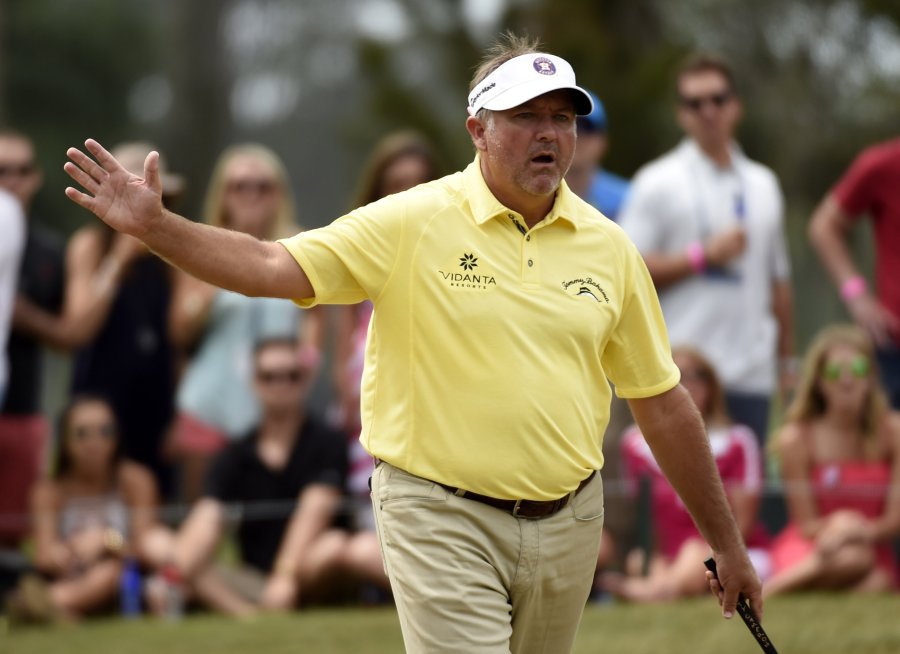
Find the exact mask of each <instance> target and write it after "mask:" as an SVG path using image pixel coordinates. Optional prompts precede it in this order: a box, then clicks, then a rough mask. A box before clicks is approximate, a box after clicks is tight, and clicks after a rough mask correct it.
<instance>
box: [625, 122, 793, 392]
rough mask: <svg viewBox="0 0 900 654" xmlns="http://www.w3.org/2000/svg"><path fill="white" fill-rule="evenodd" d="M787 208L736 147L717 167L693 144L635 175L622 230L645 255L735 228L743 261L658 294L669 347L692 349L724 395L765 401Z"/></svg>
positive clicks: (775, 187) (783, 275)
mask: <svg viewBox="0 0 900 654" xmlns="http://www.w3.org/2000/svg"><path fill="white" fill-rule="evenodd" d="M783 212H784V200H783V196H782V193H781V189H780V187H779V184H778V180H777V178H776V177H775V174H774V173H773V172H772V171H771V170H770V169H769V168H767V167H765V166H763V165H761V164H759V163H757V162H755V161H751V160H750V159H748V158H747V157H746V156H745V155H744V153H743V152H742V151H741V150H740V148H739V147H738V146H737V145H733V146H732V148H731V165H730V166H729V167H727V168H723V167H720V166H718V165H717V164H716V163H715V162H713V161H712V160H711V159H710V158H709V157H707V156H706V155H705V154H704V153H703V152H702V151H701V150H700V148H699V146H698V145H697V144H696V143H695V142H694V141H693V140H690V139H685V140H684V141H682V142H681V143H680V144H679V145H678V146H677V147H676V148H675V149H674V150H672V151H670V152H668V153H667V154H665V155H663V156H662V157H660V158H659V159H656V160H655V161H652V162H650V163H649V164H647V165H646V166H644V167H643V168H642V169H641V170H639V171H638V173H637V175H636V176H635V178H634V180H633V184H632V187H631V192H630V194H629V196H628V198H627V200H626V202H625V206H624V207H623V209H622V213H621V214H620V218H619V222H620V224H621V225H622V227H623V228H624V229H625V231H626V233H627V234H628V236H629V237H631V239H632V240H633V241H634V243H635V245H636V246H637V248H638V250H640V251H641V253H642V254H645V255H646V254H648V253H659V254H673V253H677V252H684V251H685V250H686V249H687V247H688V246H689V245H690V244H691V243H693V242H696V241H701V242H702V241H706V240H707V239H708V238H709V237H710V236H711V235H712V234H714V233H717V232H720V231H722V230H724V229H727V228H728V227H731V226H734V225H736V224H743V225H744V227H745V229H746V231H747V247H746V249H745V251H744V253H743V254H742V255H740V256H739V257H738V258H737V259H735V260H734V261H733V262H731V263H730V264H729V265H728V266H727V267H725V268H724V269H722V270H707V271H706V272H705V273H703V274H700V275H692V276H690V277H687V278H685V279H683V280H681V281H679V282H677V283H675V284H672V285H670V286H668V287H667V288H665V289H663V290H662V291H660V293H659V299H660V304H661V306H662V310H663V315H664V317H665V321H666V326H667V327H668V330H669V338H670V341H671V343H672V345H673V346H678V345H690V346H693V347H696V348H698V349H699V350H700V351H701V352H703V353H704V354H705V355H706V356H707V357H708V358H709V359H710V361H711V362H712V363H713V364H714V365H715V367H716V370H717V372H718V373H719V375H720V376H721V378H722V380H723V383H724V384H725V387H726V389H727V390H729V391H737V392H743V393H752V394H769V393H771V392H772V391H773V390H774V388H775V385H776V379H777V343H778V324H777V321H776V318H775V315H774V313H773V311H772V285H773V283H775V282H776V281H781V280H787V279H789V278H790V263H789V260H788V254H787V246H786V242H785V237H784V225H783V222H784V218H783Z"/></svg>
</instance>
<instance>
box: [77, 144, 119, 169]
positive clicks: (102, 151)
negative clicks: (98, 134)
mask: <svg viewBox="0 0 900 654" xmlns="http://www.w3.org/2000/svg"><path fill="white" fill-rule="evenodd" d="M84 146H85V147H86V148H87V149H88V151H89V152H90V153H91V154H92V155H94V157H95V158H96V159H97V161H98V162H99V163H100V165H101V166H103V169H104V170H106V171H107V172H110V173H113V172H116V171H117V170H125V169H124V168H123V167H122V164H120V163H119V162H118V160H116V158H115V157H113V156H112V155H111V154H110V153H109V151H107V149H106V148H104V147H103V146H102V145H100V144H99V143H97V141H95V140H94V139H88V140H86V141H85V142H84Z"/></svg>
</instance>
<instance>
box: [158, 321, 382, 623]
mask: <svg viewBox="0 0 900 654" xmlns="http://www.w3.org/2000/svg"><path fill="white" fill-rule="evenodd" d="M310 377H311V368H309V367H306V368H304V367H303V366H302V365H301V363H300V359H299V357H298V346H297V342H296V341H294V340H287V339H271V340H267V341H263V342H261V343H260V344H259V346H258V347H257V350H256V355H255V384H254V385H255V389H256V394H257V397H258V398H259V400H260V404H261V405H262V412H263V413H262V420H261V422H260V424H259V427H258V428H257V429H256V430H254V431H253V432H252V433H251V434H250V435H248V436H247V437H246V438H244V439H241V440H239V441H236V442H234V443H232V444H230V445H228V446H227V447H226V448H225V449H224V450H222V451H221V452H220V453H219V454H218V455H217V456H216V457H215V458H214V460H213V462H212V464H211V467H210V470H209V474H208V476H207V480H206V490H205V493H204V495H203V497H202V498H201V499H200V500H199V501H198V502H197V504H196V505H195V506H194V508H193V509H192V510H191V512H190V514H189V515H188V517H187V519H186V520H185V522H184V524H183V525H182V526H181V528H180V529H179V531H178V533H177V534H176V535H175V536H174V538H170V539H165V538H158V539H156V542H154V543H148V549H152V551H153V552H154V554H153V556H154V559H155V560H156V562H157V564H158V565H159V567H160V571H161V577H163V578H164V579H167V580H168V583H172V581H173V580H175V581H177V580H181V581H180V583H181V584H183V585H184V586H186V587H187V590H188V591H189V592H191V593H192V594H193V595H194V597H195V598H197V599H199V600H200V601H201V602H204V603H206V604H207V605H208V606H210V607H211V608H214V609H216V610H220V611H223V612H225V613H228V614H233V615H246V614H249V613H251V612H253V611H254V610H256V609H257V608H263V609H280V610H284V609H289V608H291V607H293V606H295V605H297V603H298V602H299V601H300V599H301V593H302V597H303V600H304V601H306V600H307V599H310V598H314V597H316V596H317V595H318V594H320V593H322V592H323V591H325V590H327V589H328V582H329V581H331V580H333V579H334V578H335V575H337V574H339V573H341V572H353V573H359V574H361V575H363V576H364V577H365V576H366V575H368V578H369V579H371V578H372V577H379V578H381V579H382V580H383V583H384V584H385V585H386V584H387V581H386V578H385V574H384V569H383V566H382V564H381V560H380V558H379V559H378V560H377V561H376V560H368V561H363V562H360V561H357V560H355V559H354V551H355V550H354V544H353V539H352V537H350V536H349V535H348V534H347V532H345V531H343V530H340V529H338V528H336V526H335V523H336V519H337V518H338V517H339V513H340V508H341V507H340V505H341V498H342V492H343V488H344V483H345V479H346V474H347V453H346V447H345V442H344V438H343V436H342V435H341V434H339V433H338V432H335V431H332V430H331V429H328V428H327V427H325V426H324V425H323V424H322V423H321V422H319V421H318V420H317V419H316V418H313V417H312V416H309V415H307V413H306V412H305V407H304V400H305V397H306V395H307V393H308V391H309V387H310V381H311V380H310ZM230 505H234V506H238V507H239V508H240V517H239V521H238V527H237V541H238V545H239V548H240V558H241V565H240V566H239V567H238V568H233V567H232V568H229V567H226V566H217V565H215V563H214V561H213V559H214V554H215V551H216V548H217V546H218V545H219V543H220V541H221V539H222V537H223V536H224V534H225V528H226V523H227V518H228V515H229V506H230ZM153 594H154V595H158V596H162V595H163V593H162V592H158V593H157V592H154V593H153ZM154 603H155V599H154Z"/></svg>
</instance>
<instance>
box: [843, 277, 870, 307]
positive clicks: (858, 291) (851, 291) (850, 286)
mask: <svg viewBox="0 0 900 654" xmlns="http://www.w3.org/2000/svg"><path fill="white" fill-rule="evenodd" d="M865 292H866V280H865V279H864V278H863V277H862V276H860V275H856V276H855V277H851V278H850V279H848V280H847V281H845V282H844V283H843V284H841V297H842V298H844V302H850V301H851V300H855V299H856V298H858V297H859V296H860V295H862V294H864V293H865Z"/></svg>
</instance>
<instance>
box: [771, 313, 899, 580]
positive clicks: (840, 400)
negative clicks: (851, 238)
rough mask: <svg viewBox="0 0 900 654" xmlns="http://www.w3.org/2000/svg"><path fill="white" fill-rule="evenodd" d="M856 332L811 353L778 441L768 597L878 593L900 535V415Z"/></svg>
mask: <svg viewBox="0 0 900 654" xmlns="http://www.w3.org/2000/svg"><path fill="white" fill-rule="evenodd" d="M873 359H874V350H873V347H872V343H871V341H870V340H869V337H868V336H867V335H866V333H865V332H864V331H862V329H860V328H858V327H850V326H833V327H828V328H826V329H825V330H823V331H822V332H821V333H820V334H819V336H818V337H817V338H816V340H815V341H814V342H813V344H812V345H811V346H810V349H809V352H808V354H807V356H806V362H805V366H804V371H803V376H802V379H801V381H800V384H799V386H798V390H797V395H796V397H795V398H794V401H793V403H792V404H791V406H790V407H789V409H788V412H787V423H786V424H785V426H784V427H783V428H782V429H781V431H780V432H779V434H778V435H777V437H776V439H775V441H774V444H773V445H774V447H775V450H776V452H777V453H778V455H779V457H780V462H781V474H782V478H783V480H784V485H785V500H786V502H787V507H788V513H789V515H790V522H789V524H788V526H787V527H786V528H785V529H784V531H782V532H781V533H780V534H779V535H778V537H777V538H776V539H775V543H774V545H773V548H772V563H773V566H774V574H773V576H772V578H771V579H769V581H768V582H767V583H766V584H765V585H764V587H763V592H764V593H765V594H766V595H773V594H775V593H783V592H788V591H796V590H811V589H850V590H857V591H884V590H888V589H890V588H892V587H893V586H894V584H895V577H896V564H895V560H894V556H893V553H892V548H891V539H893V538H895V537H896V536H897V535H898V534H900V495H898V493H896V492H894V493H890V492H889V490H890V488H892V487H893V488H897V487H898V485H900V456H898V453H900V415H898V414H897V413H892V412H891V411H890V410H889V409H888V404H887V399H886V397H885V394H884V391H883V389H882V388H881V386H880V384H879V383H878V381H877V376H876V374H875V371H874V361H873Z"/></svg>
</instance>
